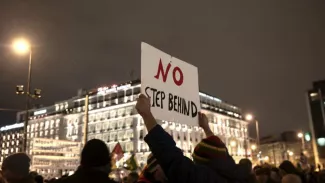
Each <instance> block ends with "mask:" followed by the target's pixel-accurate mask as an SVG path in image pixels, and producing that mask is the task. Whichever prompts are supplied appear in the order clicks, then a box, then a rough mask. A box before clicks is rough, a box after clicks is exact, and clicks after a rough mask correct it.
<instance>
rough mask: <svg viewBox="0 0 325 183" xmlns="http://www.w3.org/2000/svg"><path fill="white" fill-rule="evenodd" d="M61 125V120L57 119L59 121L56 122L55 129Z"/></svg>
mask: <svg viewBox="0 0 325 183" xmlns="http://www.w3.org/2000/svg"><path fill="white" fill-rule="evenodd" d="M59 124H60V119H57V120H56V121H55V127H59Z"/></svg>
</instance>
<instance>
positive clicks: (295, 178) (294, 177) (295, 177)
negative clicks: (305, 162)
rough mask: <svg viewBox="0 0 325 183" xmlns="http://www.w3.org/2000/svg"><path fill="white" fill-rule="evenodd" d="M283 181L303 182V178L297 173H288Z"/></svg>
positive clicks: (291, 182) (290, 182) (286, 182)
mask: <svg viewBox="0 0 325 183" xmlns="http://www.w3.org/2000/svg"><path fill="white" fill-rule="evenodd" d="M281 183H302V182H301V178H300V177H299V176H298V175H296V174H286V175H285V176H284V177H283V178H282V181H281Z"/></svg>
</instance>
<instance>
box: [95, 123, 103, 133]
mask: <svg viewBox="0 0 325 183" xmlns="http://www.w3.org/2000/svg"><path fill="white" fill-rule="evenodd" d="M100 130H102V123H97V124H96V131H100Z"/></svg>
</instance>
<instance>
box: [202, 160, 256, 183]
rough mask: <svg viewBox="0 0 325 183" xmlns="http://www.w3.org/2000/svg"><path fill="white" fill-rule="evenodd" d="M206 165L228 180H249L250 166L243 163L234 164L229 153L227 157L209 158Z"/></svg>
mask: <svg viewBox="0 0 325 183" xmlns="http://www.w3.org/2000/svg"><path fill="white" fill-rule="evenodd" d="M207 166H208V167H209V168H211V169H212V170H214V172H216V173H217V174H219V175H220V176H222V177H223V178H225V179H226V180H228V182H243V183H245V182H251V180H250V179H251V177H250V175H251V168H250V167H247V166H246V165H243V164H236V162H235V161H234V159H233V158H232V157H231V156H229V155H228V158H218V159H214V160H211V161H210V162H209V164H207Z"/></svg>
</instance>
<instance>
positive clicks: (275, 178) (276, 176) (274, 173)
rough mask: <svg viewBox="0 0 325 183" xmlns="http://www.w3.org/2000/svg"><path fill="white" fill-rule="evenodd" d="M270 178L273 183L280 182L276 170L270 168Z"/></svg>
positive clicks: (277, 170)
mask: <svg viewBox="0 0 325 183" xmlns="http://www.w3.org/2000/svg"><path fill="white" fill-rule="evenodd" d="M270 178H271V179H272V180H273V182H281V176H280V173H279V169H278V168H275V167H272V168H271V174H270Z"/></svg>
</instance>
